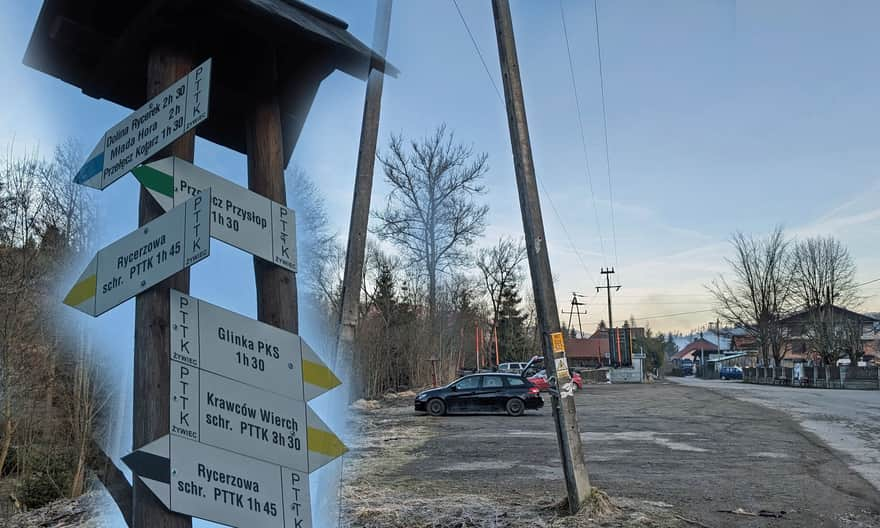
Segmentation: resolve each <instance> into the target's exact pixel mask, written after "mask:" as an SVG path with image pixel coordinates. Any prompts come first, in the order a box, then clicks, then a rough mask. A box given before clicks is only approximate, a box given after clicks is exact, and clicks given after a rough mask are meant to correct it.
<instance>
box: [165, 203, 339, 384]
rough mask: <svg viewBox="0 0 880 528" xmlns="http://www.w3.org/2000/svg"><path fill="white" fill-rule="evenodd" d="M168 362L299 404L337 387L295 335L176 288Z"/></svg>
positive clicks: (312, 351)
mask: <svg viewBox="0 0 880 528" xmlns="http://www.w3.org/2000/svg"><path fill="white" fill-rule="evenodd" d="M212 192H213V189H212ZM202 351H204V354H203V353H202ZM171 359H173V360H175V361H179V362H181V363H185V364H186V365H189V366H192V367H196V368H200V369H202V370H206V371H209V372H212V373H214V374H218V375H220V376H224V377H227V378H230V379H234V380H237V381H240V382H242V383H245V384H248V385H251V386H254V387H258V388H260V389H263V390H267V391H270V392H275V393H278V394H281V395H282V396H286V397H288V398H293V399H295V400H300V401H308V400H311V399H313V398H315V397H317V396H319V395H321V394H323V393H325V392H327V391H328V390H330V389H332V388H334V387H337V386H339V385H340V384H341V383H342V382H341V381H339V378H337V377H336V375H334V374H333V371H331V370H330V368H329V367H327V365H326V364H324V362H323V361H322V360H321V358H319V357H318V355H317V354H316V353H315V351H314V350H312V349H311V347H309V346H308V345H307V344H306V342H305V341H304V340H303V339H302V338H301V337H300V336H298V335H296V334H292V333H290V332H287V331H285V330H282V329H280V328H277V327H274V326H272V325H269V324H266V323H263V322H260V321H257V320H255V319H251V318H249V317H245V316H244V315H241V314H237V313H235V312H232V311H229V310H226V309H223V308H220V307H219V306H215V305H213V304H210V303H207V302H205V301H202V300H199V299H196V298H195V297H192V296H190V295H186V294H184V293H181V292H179V291H176V290H171Z"/></svg>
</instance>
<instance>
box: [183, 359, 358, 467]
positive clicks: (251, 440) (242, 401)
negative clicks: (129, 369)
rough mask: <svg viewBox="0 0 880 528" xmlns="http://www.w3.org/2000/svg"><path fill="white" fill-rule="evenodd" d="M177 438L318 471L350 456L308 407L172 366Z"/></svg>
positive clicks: (189, 367)
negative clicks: (328, 464) (346, 455)
mask: <svg viewBox="0 0 880 528" xmlns="http://www.w3.org/2000/svg"><path fill="white" fill-rule="evenodd" d="M170 381H171V398H170V400H171V424H170V431H171V434H172V435H173V436H180V437H184V438H188V439H190V440H193V441H196V442H200V443H203V444H207V445H211V446H214V447H218V448H220V449H227V450H229V451H234V452H236V453H241V454H244V455H248V456H251V457H254V458H258V459H260V460H264V461H266V462H271V463H273V464H278V465H282V466H285V467H289V468H292V469H295V470H297V471H305V472H312V471H314V470H316V469H318V468H319V467H321V466H323V465H325V464H327V463H328V462H330V461H331V460H333V459H335V458H338V457H340V456H342V455H343V454H344V453H345V452H347V451H348V448H346V447H345V445H343V443H342V441H341V440H340V439H339V438H338V437H337V436H336V435H335V434H334V433H333V432H332V431H330V429H329V428H328V427H327V425H326V424H325V423H324V422H323V421H322V420H321V419H320V418H318V416H317V415H316V414H315V413H314V412H313V411H312V410H311V409H310V408H309V407H308V405H307V404H306V403H305V402H302V401H296V400H292V399H290V398H285V397H284V396H281V395H279V394H275V393H273V392H268V391H264V390H262V389H258V388H256V387H251V386H250V385H245V384H244V383H241V382H238V381H235V380H232V379H229V378H224V377H222V376H218V375H216V374H213V373H211V372H208V371H206V370H202V369H199V368H196V367H193V366H190V365H186V364H184V363H180V362H177V361H172V362H171V380H170Z"/></svg>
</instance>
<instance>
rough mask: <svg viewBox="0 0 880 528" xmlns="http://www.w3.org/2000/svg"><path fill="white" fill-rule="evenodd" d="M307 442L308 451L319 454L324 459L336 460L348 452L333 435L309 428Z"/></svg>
mask: <svg viewBox="0 0 880 528" xmlns="http://www.w3.org/2000/svg"><path fill="white" fill-rule="evenodd" d="M307 441H308V443H309V451H314V452H315V453H320V454H322V455H324V456H326V457H330V458H337V457H340V456H342V455H344V454H345V453H347V452H348V448H347V447H345V444H343V443H342V440H340V439H339V437H337V436H336V435H335V434H333V433H331V432H329V431H324V430H321V429H315V428H314V427H309V430H308V437H307Z"/></svg>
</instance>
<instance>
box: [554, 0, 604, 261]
mask: <svg viewBox="0 0 880 528" xmlns="http://www.w3.org/2000/svg"><path fill="white" fill-rule="evenodd" d="M559 15H560V18H561V20H562V34H563V36H564V37H565V51H566V52H567V53H568V72H569V74H570V75H571V86H572V91H573V92H574V104H575V109H576V110H577V123H578V132H580V135H581V149H582V150H583V154H584V170H585V172H586V176H587V184H588V185H589V187H590V198H591V199H592V202H593V215H594V216H595V219H596V230H597V231H598V233H599V246H600V248H601V250H602V260H603V261H605V263H606V264H607V262H608V257H607V256H606V253H605V239H604V237H603V236H602V224H601V223H600V222H599V208H598V206H597V205H596V193H595V191H594V190H593V174H592V172H591V171H590V156H589V154H588V152H587V136H586V134H585V133H584V121H583V112H582V111H581V99H580V94H579V93H578V88H577V80H576V78H575V75H574V61H573V60H572V58H571V44H570V42H569V39H568V26H567V25H566V23H565V8H564V7H563V5H562V0H559Z"/></svg>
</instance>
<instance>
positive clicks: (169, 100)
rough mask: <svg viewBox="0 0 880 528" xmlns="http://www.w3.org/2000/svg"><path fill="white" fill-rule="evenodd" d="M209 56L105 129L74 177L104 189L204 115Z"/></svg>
mask: <svg viewBox="0 0 880 528" xmlns="http://www.w3.org/2000/svg"><path fill="white" fill-rule="evenodd" d="M210 93H211V59H208V60H207V61H205V62H203V63H202V64H200V65H199V66H196V68H195V69H194V70H193V71H192V72H190V73H189V74H188V75H186V76H185V77H183V78H181V79H178V80H177V81H176V82H175V83H174V84H172V85H171V86H169V87H168V88H166V89H165V90H163V91H162V92H161V93H160V94H159V95H157V96H156V97H154V98H152V99H150V100H149V101H147V104H145V105H144V106H142V107H140V108H138V109H137V110H135V111H134V112H132V113H131V115H129V116H128V117H126V118H125V119H123V120H122V121H120V122H119V123H118V124H117V125H116V126H114V127H113V128H111V129H110V130H108V131H107V132H106V133H105V134H104V137H103V138H102V139H101V141H100V142H99V143H98V145H97V146H95V149H94V150H92V153H91V154H89V157H88V161H86V163H85V165H83V166H82V168H81V169H80V170H79V172H78V173H77V174H76V177H74V181H75V182H76V183H80V184H82V185H87V186H89V187H94V188H95V189H104V188H105V187H107V186H108V185H110V184H111V183H113V182H115V181H116V180H118V179H119V178H121V177H123V176H125V174H126V173H127V172H128V171H130V170H131V169H133V168H134V167H135V166H137V165H140V164H141V163H143V162H144V161H145V160H147V159H149V158H150V156H152V155H153V154H155V153H156V151H158V150H160V149H162V148H164V147H166V146H168V145H169V144H171V142H172V141H174V140H175V139H177V138H179V137H180V136H182V135H184V134H185V133H187V132H189V131H190V130H192V129H193V128H194V127H195V126H196V125H198V124H199V123H201V122H202V121H204V120H205V119H207V118H208V103H209V98H210Z"/></svg>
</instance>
